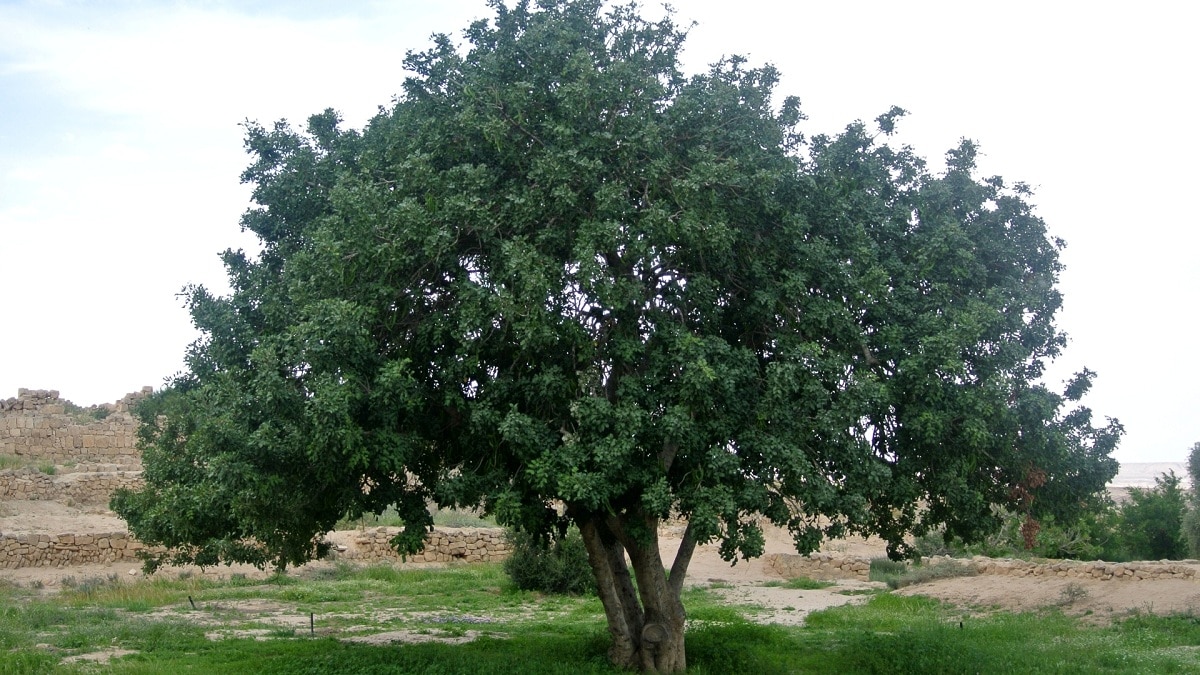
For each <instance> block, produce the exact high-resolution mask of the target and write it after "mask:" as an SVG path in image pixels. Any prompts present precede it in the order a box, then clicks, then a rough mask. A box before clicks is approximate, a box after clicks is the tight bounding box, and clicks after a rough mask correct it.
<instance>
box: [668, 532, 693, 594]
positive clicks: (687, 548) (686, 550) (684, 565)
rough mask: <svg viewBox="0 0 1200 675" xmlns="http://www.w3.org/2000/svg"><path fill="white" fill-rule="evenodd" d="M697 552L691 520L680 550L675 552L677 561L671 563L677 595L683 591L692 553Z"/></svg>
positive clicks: (680, 543) (673, 590) (672, 577)
mask: <svg viewBox="0 0 1200 675" xmlns="http://www.w3.org/2000/svg"><path fill="white" fill-rule="evenodd" d="M695 552H696V538H695V537H693V536H692V524H691V523H690V522H689V523H688V526H687V529H685V530H684V531H683V540H682V541H680V542H679V550H678V551H676V552H675V562H673V563H671V578H670V579H668V580H667V583H669V584H670V585H671V592H672V593H674V594H675V597H679V594H680V593H681V592H682V591H683V581H684V579H686V578H687V570H688V565H690V564H691V562H692V554H693V553H695Z"/></svg>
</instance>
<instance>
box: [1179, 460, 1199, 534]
mask: <svg viewBox="0 0 1200 675" xmlns="http://www.w3.org/2000/svg"><path fill="white" fill-rule="evenodd" d="M1187 472H1188V477H1189V478H1190V479H1191V483H1192V484H1191V486H1190V487H1189V489H1188V500H1187V501H1188V503H1187V511H1186V512H1185V513H1184V514H1183V534H1184V538H1185V539H1187V542H1188V551H1189V553H1190V557H1192V558H1200V443H1195V444H1193V445H1192V449H1191V451H1190V452H1189V453H1188V461H1187Z"/></svg>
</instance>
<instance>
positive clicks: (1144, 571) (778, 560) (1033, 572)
mask: <svg viewBox="0 0 1200 675" xmlns="http://www.w3.org/2000/svg"><path fill="white" fill-rule="evenodd" d="M923 564H925V565H947V564H949V565H961V566H963V567H964V568H965V569H966V570H967V571H968V572H969V573H973V574H997V575H1006V576H1013V577H1030V576H1033V577H1061V578H1070V579H1097V580H1100V581H1142V580H1145V579H1188V580H1191V581H1196V580H1198V577H1197V572H1198V571H1200V560H1179V561H1171V560H1160V561H1140V562H1127V563H1110V562H1102V561H1091V562H1084V561H1078V560H1041V561H1032V560H1016V559H1010V558H984V557H982V556H980V557H975V558H970V559H963V558H951V557H949V556H934V557H931V558H927V559H925V561H924V563H923ZM763 565H764V566H766V568H767V569H769V570H773V571H775V572H776V573H778V574H779V575H780V576H782V577H784V578H788V579H793V578H796V577H808V578H810V579H819V580H823V581H826V580H834V579H857V580H860V581H866V580H867V579H868V578H869V575H870V570H871V560H870V558H865V557H861V556H840V555H835V554H831V553H814V554H812V555H796V554H788V553H772V554H770V555H768V556H766V557H765V558H763Z"/></svg>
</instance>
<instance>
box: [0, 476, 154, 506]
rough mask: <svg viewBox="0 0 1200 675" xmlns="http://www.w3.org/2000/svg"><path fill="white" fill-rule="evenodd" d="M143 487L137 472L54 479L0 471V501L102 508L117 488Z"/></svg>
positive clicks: (52, 477)
mask: <svg viewBox="0 0 1200 675" xmlns="http://www.w3.org/2000/svg"><path fill="white" fill-rule="evenodd" d="M141 486H142V473H141V472H140V471H104V472H83V471H76V472H70V473H63V474H55V475H53V476H51V475H48V474H45V473H42V472H41V471H39V470H37V469H30V468H26V469H10V470H7V471H0V500H3V501H9V500H39V501H52V502H61V503H63V504H67V505H72V506H77V505H92V506H104V505H107V504H108V500H109V498H110V497H111V496H112V492H113V491H114V490H116V489H117V488H130V489H137V488H139V487H141Z"/></svg>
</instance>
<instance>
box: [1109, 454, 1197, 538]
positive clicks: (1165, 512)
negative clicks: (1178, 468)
mask: <svg viewBox="0 0 1200 675" xmlns="http://www.w3.org/2000/svg"><path fill="white" fill-rule="evenodd" d="M1180 485H1181V481H1180V478H1179V476H1176V475H1175V472H1174V471H1168V472H1167V473H1164V474H1162V475H1161V476H1158V477H1157V478H1155V479H1154V487H1152V488H1130V490H1129V501H1127V502H1125V503H1124V504H1121V507H1120V512H1121V532H1122V539H1123V541H1124V542H1125V548H1126V550H1127V551H1128V554H1129V557H1130V558H1131V559H1133V560H1180V559H1182V558H1186V557H1187V554H1188V544H1187V538H1186V537H1185V535H1184V533H1183V514H1184V511H1185V510H1186V509H1187V499H1186V497H1185V495H1184V491H1183V488H1182V487H1180Z"/></svg>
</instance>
